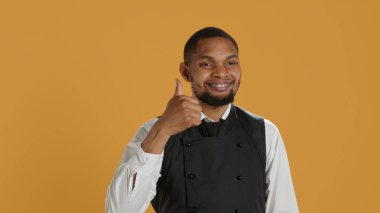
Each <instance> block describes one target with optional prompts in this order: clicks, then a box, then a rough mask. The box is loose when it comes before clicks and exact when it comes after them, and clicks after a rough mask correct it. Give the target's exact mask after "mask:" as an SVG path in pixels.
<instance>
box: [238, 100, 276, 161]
mask: <svg viewBox="0 0 380 213" xmlns="http://www.w3.org/2000/svg"><path fill="white" fill-rule="evenodd" d="M235 106H236V105H235ZM236 109H237V110H240V111H241V112H244V114H246V115H248V116H249V117H250V118H251V119H250V120H256V121H257V120H261V122H262V123H263V124H264V125H263V126H264V128H265V145H266V154H267V157H270V155H271V153H273V152H274V150H275V148H276V145H277V143H278V141H279V140H278V139H281V136H280V132H279V129H278V127H277V125H276V124H274V123H273V122H272V121H271V120H269V119H267V118H265V117H263V116H262V115H258V114H255V113H252V112H250V111H248V110H246V109H244V108H242V107H240V106H236Z"/></svg>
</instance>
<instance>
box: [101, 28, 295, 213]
mask: <svg viewBox="0 0 380 213" xmlns="http://www.w3.org/2000/svg"><path fill="white" fill-rule="evenodd" d="M180 73H181V76H182V77H183V78H184V79H185V80H186V81H187V82H190V83H191V88H192V93H193V95H192V97H189V96H186V95H184V94H183V92H182V83H181V82H180V81H179V80H178V79H177V80H176V89H175V93H174V96H173V97H172V98H171V100H170V101H169V102H168V104H167V107H166V109H165V111H164V112H163V114H162V115H161V116H159V117H157V118H154V119H151V120H149V121H148V122H146V123H144V124H143V125H142V126H141V127H140V129H139V130H138V132H137V133H136V135H135V136H134V137H133V139H132V141H130V143H129V144H128V145H127V147H126V149H125V152H124V155H123V157H122V160H121V162H120V165H119V167H118V169H117V171H116V174H115V175H114V177H113V179H112V181H111V184H110V185H109V187H108V190H107V196H106V212H107V213H122V212H123V213H140V212H145V210H146V208H147V207H148V205H149V203H150V202H151V203H152V206H153V208H154V209H155V210H156V212H159V213H185V212H191V213H193V212H200V213H203V212H205V213H224V212H225V213H227V212H232V213H239V212H240V213H264V212H265V213H297V212H298V206H297V201H296V196H295V193H294V189H293V183H292V178H291V173H290V168H289V163H288V158H287V154H286V150H285V146H284V143H283V141H282V138H281V135H280V133H279V130H278V128H277V127H276V126H275V125H274V124H273V123H272V122H270V121H269V120H267V119H265V118H263V117H260V116H258V115H255V114H253V113H251V112H248V111H247V110H244V109H242V108H241V107H238V106H236V105H234V104H233V101H234V96H235V95H236V92H237V91H238V88H239V85H240V78H241V67H240V63H239V56H238V45H237V43H236V42H235V40H234V39H233V38H232V37H231V36H230V35H228V34H227V33H226V32H225V31H223V30H221V29H219V28H216V27H206V28H203V29H201V30H199V31H197V32H196V33H195V34H193V35H192V36H191V37H190V39H189V40H188V41H187V43H186V45H185V50H184V62H182V63H181V64H180Z"/></svg>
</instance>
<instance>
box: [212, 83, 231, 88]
mask: <svg viewBox="0 0 380 213" xmlns="http://www.w3.org/2000/svg"><path fill="white" fill-rule="evenodd" d="M211 85H212V86H213V87H220V88H222V87H226V86H227V85H228V84H211Z"/></svg>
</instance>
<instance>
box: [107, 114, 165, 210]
mask: <svg viewBox="0 0 380 213" xmlns="http://www.w3.org/2000/svg"><path fill="white" fill-rule="evenodd" d="M156 121H157V119H152V120H150V121H149V122H147V123H145V124H144V125H142V126H141V127H140V128H139V130H138V132H137V133H136V135H135V136H134V137H133V139H132V140H131V141H130V143H128V144H127V147H126V149H125V151H124V154H123V156H122V160H121V162H120V164H119V167H118V168H117V170H116V173H115V175H114V176H113V178H112V181H111V183H110V185H109V186H108V189H107V194H106V213H119V212H120V213H121V212H122V213H137V212H144V211H145V210H146V209H147V207H148V205H149V202H150V201H151V200H152V199H153V198H154V196H155V194H156V183H157V180H158V178H159V177H160V176H161V174H160V170H161V164H162V159H163V154H164V153H163V151H162V152H161V153H158V154H154V153H148V152H145V151H144V150H143V149H142V147H141V144H142V142H143V141H144V140H146V139H148V137H150V138H151V140H154V139H156V138H157V137H154V136H149V132H151V130H152V133H151V135H152V134H153V127H152V126H153V125H154V124H155V123H156Z"/></svg>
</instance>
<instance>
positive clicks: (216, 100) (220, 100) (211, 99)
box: [195, 89, 235, 106]
mask: <svg viewBox="0 0 380 213" xmlns="http://www.w3.org/2000/svg"><path fill="white" fill-rule="evenodd" d="M195 96H197V98H198V99H199V100H201V101H202V102H204V103H206V104H208V105H210V106H223V105H226V104H229V103H233V102H234V99H235V93H234V92H233V90H232V89H231V91H230V93H229V94H228V95H226V96H223V97H217V96H212V95H211V94H210V93H209V92H208V91H205V92H203V93H201V94H197V93H195Z"/></svg>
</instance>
